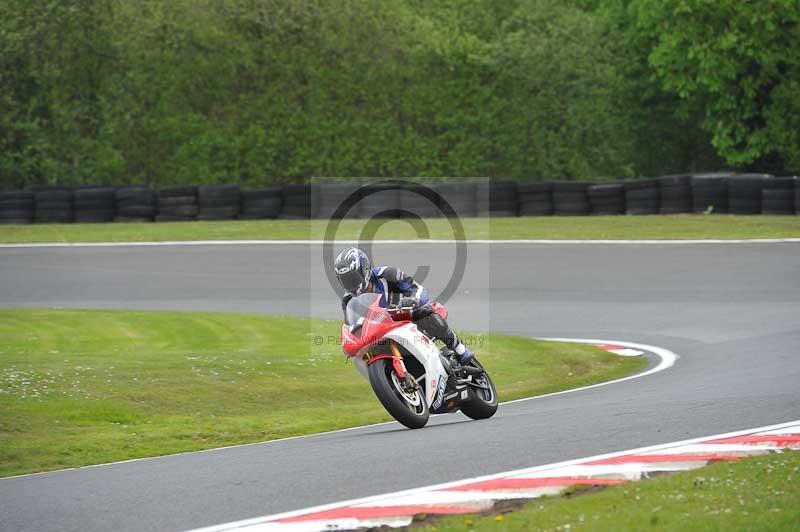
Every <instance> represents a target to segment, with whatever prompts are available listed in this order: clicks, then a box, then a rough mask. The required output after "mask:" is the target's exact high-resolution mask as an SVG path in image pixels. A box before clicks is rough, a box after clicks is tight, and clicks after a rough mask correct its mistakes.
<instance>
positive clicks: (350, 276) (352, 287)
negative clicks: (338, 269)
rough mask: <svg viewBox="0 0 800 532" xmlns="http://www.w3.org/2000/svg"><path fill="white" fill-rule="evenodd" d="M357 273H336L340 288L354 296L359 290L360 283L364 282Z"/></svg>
mask: <svg viewBox="0 0 800 532" xmlns="http://www.w3.org/2000/svg"><path fill="white" fill-rule="evenodd" d="M359 273H360V272H359V271H358V270H350V271H349V272H347V273H337V274H336V276H337V277H338V278H339V283H340V284H341V285H342V288H344V289H345V290H347V291H348V292H350V293H352V294H354V293H356V291H357V290H358V289H359V288H361V283H363V282H364V278H363V277H361V275H359Z"/></svg>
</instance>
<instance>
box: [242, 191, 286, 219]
mask: <svg viewBox="0 0 800 532" xmlns="http://www.w3.org/2000/svg"><path fill="white" fill-rule="evenodd" d="M241 198H242V207H241V211H240V212H239V219H240V220H266V219H273V218H277V217H278V216H280V214H281V206H282V205H283V189H282V188H281V187H263V188H249V189H245V190H242V195H241Z"/></svg>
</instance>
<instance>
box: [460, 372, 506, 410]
mask: <svg viewBox="0 0 800 532" xmlns="http://www.w3.org/2000/svg"><path fill="white" fill-rule="evenodd" d="M468 364H469V365H472V366H475V367H476V368H480V369H483V366H481V364H480V362H478V361H477V360H474V359H473V361H472V362H469V363H468ZM481 378H485V379H486V380H485V382H486V384H487V385H488V386H489V388H490V390H491V396H489V394H487V392H486V391H485V390H482V389H480V388H476V389H473V391H472V393H473V396H474V398H473V399H472V401H470V402H469V403H466V404H464V405H463V406H462V407H461V412H463V413H464V415H465V416H467V417H469V418H472V419H487V418H490V417H492V416H493V415H494V414H495V412H497V388H495V387H494V383H493V382H492V379H491V377H489V374H488V373H486V370H484V373H483V376H482V377H481Z"/></svg>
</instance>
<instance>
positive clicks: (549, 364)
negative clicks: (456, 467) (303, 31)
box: [0, 309, 646, 476]
mask: <svg viewBox="0 0 800 532" xmlns="http://www.w3.org/2000/svg"><path fill="white" fill-rule="evenodd" d="M338 326H339V324H338V322H334V321H327V320H315V319H301V318H293V317H268V316H259V315H251V314H232V313H202V312H127V311H106V310H103V311H100V310H65V309H0V338H2V339H3V341H2V344H0V476H8V475H14V474H21V473H29V472H35V471H43V470H52V469H59V468H64V467H73V466H81V465H88V464H95V463H103V462H109V461H116V460H124V459H129V458H137V457H144V456H155V455H162V454H170V453H176V452H181V451H192V450H199V449H208V448H213V447H219V446H224V445H233V444H239V443H247V442H255V441H263V440H270V439H276V438H282V437H288V436H296V435H300V434H311V433H315V432H320V431H325V430H333V429H338V428H344V427H351V426H356V425H364V424H368V423H376V422H381V421H388V420H390V419H391V418H390V417H389V416H388V414H387V413H386V412H385V411H384V410H383V408H382V407H381V405H380V403H378V401H377V399H375V397H374V395H373V393H372V390H371V388H370V386H369V383H368V382H367V381H365V380H364V379H363V378H362V377H361V376H360V375H359V374H358V373H357V372H356V370H355V369H354V368H353V367H352V365H345V363H344V356H343V355H342V354H341V349H340V347H339V346H338V345H336V344H335V343H333V342H331V343H329V342H328V341H324V342H321V345H317V343H318V341H317V342H315V339H317V338H320V339H324V338H328V337H329V336H334V337H335V336H337V335H338ZM475 339H476V341H483V345H482V346H481V345H480V344H477V345H476V347H477V351H478V353H479V355H480V357H481V360H482V361H483V362H484V363H485V364H486V366H487V367H488V368H489V369H490V370H491V372H492V377H493V379H494V381H495V383H496V384H497V386H498V388H499V394H500V397H501V399H502V400H510V399H515V398H520V397H527V396H531V395H537V394H541V393H546V392H552V391H556V390H563V389H567V388H574V387H577V386H582V385H586V384H590V383H594V382H600V381H605V380H610V379H613V378H617V377H620V376H623V375H627V374H630V373H634V372H637V371H639V370H641V369H643V368H644V367H645V366H646V360H645V359H644V358H643V357H636V358H627V357H619V356H616V355H612V354H609V353H607V352H605V351H602V350H600V349H598V348H595V347H593V346H586V345H578V344H566V343H555V342H543V341H536V340H531V339H526V338H519V337H513V336H503V335H486V336H479V337H475Z"/></svg>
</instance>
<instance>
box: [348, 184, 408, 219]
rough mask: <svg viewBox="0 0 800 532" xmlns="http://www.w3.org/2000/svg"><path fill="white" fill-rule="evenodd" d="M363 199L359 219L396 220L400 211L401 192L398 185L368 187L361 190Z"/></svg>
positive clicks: (359, 207)
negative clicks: (378, 218)
mask: <svg viewBox="0 0 800 532" xmlns="http://www.w3.org/2000/svg"><path fill="white" fill-rule="evenodd" d="M361 194H362V198H361V201H359V203H358V217H359V218H363V219H370V218H373V217H376V216H378V217H380V218H394V217H396V216H398V215H399V211H400V190H399V189H398V188H397V185H385V184H377V185H368V186H366V187H364V188H363V189H362V190H361Z"/></svg>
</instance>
